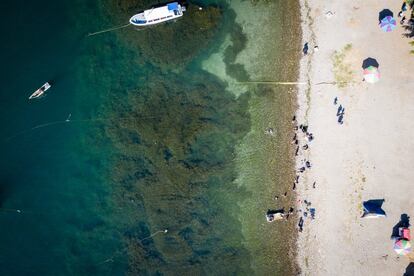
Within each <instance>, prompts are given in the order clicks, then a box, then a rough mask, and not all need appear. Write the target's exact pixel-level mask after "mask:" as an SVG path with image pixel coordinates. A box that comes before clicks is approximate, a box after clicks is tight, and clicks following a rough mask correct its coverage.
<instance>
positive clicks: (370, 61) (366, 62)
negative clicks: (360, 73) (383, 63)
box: [362, 57, 379, 69]
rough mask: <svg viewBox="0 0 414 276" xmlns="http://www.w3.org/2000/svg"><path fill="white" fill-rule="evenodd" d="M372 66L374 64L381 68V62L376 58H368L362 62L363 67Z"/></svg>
mask: <svg viewBox="0 0 414 276" xmlns="http://www.w3.org/2000/svg"><path fill="white" fill-rule="evenodd" d="M370 66H374V67H375V68H379V63H378V61H377V60H376V59H375V58H371V57H369V58H366V59H364V61H363V62H362V69H367V68H368V67H370Z"/></svg>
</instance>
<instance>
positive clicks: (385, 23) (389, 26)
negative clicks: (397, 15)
mask: <svg viewBox="0 0 414 276" xmlns="http://www.w3.org/2000/svg"><path fill="white" fill-rule="evenodd" d="M380 27H381V29H382V30H383V31H384V32H391V31H392V30H394V29H395V27H397V21H395V19H394V17H392V16H386V17H384V18H383V19H382V20H381V23H380Z"/></svg>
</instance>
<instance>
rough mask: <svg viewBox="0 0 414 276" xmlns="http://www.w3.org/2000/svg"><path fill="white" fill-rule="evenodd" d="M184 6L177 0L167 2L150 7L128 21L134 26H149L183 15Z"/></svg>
mask: <svg viewBox="0 0 414 276" xmlns="http://www.w3.org/2000/svg"><path fill="white" fill-rule="evenodd" d="M184 11H185V7H184V6H181V5H180V4H178V2H173V3H169V4H167V5H165V6H162V7H157V8H152V9H149V10H145V11H143V12H141V13H138V14H136V15H134V16H132V17H131V19H130V20H129V22H130V23H131V24H132V25H134V26H150V25H155V24H159V23H162V22H165V21H169V20H173V19H177V18H179V17H181V16H183V12H184Z"/></svg>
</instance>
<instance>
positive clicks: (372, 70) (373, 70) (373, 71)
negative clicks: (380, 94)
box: [364, 66, 380, 83]
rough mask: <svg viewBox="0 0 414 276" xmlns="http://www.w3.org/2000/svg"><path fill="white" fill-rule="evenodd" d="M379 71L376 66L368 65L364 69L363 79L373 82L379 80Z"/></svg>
mask: <svg viewBox="0 0 414 276" xmlns="http://www.w3.org/2000/svg"><path fill="white" fill-rule="evenodd" d="M379 79H380V73H379V71H378V68H377V67H374V66H368V67H367V68H365V69H364V80H365V81H366V82H369V83H375V82H377V81H379Z"/></svg>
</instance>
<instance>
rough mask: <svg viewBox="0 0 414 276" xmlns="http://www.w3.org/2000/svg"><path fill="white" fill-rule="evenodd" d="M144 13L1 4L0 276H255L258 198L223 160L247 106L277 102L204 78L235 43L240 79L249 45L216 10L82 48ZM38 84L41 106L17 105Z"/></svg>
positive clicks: (223, 10) (228, 158) (86, 4)
mask: <svg viewBox="0 0 414 276" xmlns="http://www.w3.org/2000/svg"><path fill="white" fill-rule="evenodd" d="M154 2H156V1H121V0H118V1H116V0H112V1H110V0H105V1H103V0H102V1H91V0H87V1H80V0H76V1H73V0H71V1H67V0H65V1H50V0H42V1H36V2H33V3H27V2H26V1H21V0H14V1H10V0H6V1H2V2H1V3H0V7H1V10H2V17H1V18H0V21H1V24H0V34H1V35H2V43H1V44H0V61H2V65H3V66H2V67H1V69H0V70H1V74H0V78H1V82H2V87H1V90H0V91H1V93H2V99H1V101H0V123H1V136H2V138H3V141H2V143H1V152H2V157H1V158H0V162H1V163H0V166H1V170H0V252H1V254H0V275H124V274H126V273H130V274H132V275H177V274H184V275H236V274H237V275H252V274H254V272H256V274H257V272H258V271H261V270H260V269H261V268H257V267H255V266H257V265H253V263H255V259H260V258H261V257H262V256H256V254H257V253H254V252H253V251H252V250H251V248H250V247H251V246H250V245H249V242H246V239H247V238H246V236H245V235H246V233H245V230H243V225H242V222H241V221H240V213H241V211H240V208H242V206H243V205H242V202H244V201H245V200H246V199H249V198H251V197H252V195H254V194H252V193H251V192H250V191H249V189H247V188H245V187H243V186H242V185H235V184H234V182H235V180H236V179H237V177H238V175H239V171H238V169H237V166H236V163H235V159H236V155H237V153H236V145H238V144H239V143H240V142H241V141H242V139H243V138H244V137H245V136H246V135H247V134H248V133H249V131H250V130H251V128H252V124H253V123H252V119H251V116H252V115H251V114H250V113H249V105H250V104H251V102H252V99H255V97H256V96H257V95H259V98H260V101H263V102H266V101H267V100H268V99H273V96H271V95H268V94H266V93H268V92H269V91H268V90H263V91H264V92H263V91H261V90H260V89H258V90H256V91H255V93H256V94H257V95H256V96H255V95H254V93H244V94H243V95H241V96H239V97H236V96H235V95H234V94H232V93H230V92H228V91H226V83H225V82H223V81H222V80H220V79H219V78H218V77H217V76H215V75H213V74H210V73H208V72H207V71H204V70H202V69H201V67H202V66H201V64H202V61H203V60H204V59H205V58H206V57H208V56H209V55H210V54H211V53H212V52H214V51H217V50H218V49H219V47H220V45H221V44H222V43H223V41H224V39H225V38H226V36H228V35H231V37H232V43H233V44H232V45H233V46H232V47H229V48H227V49H228V50H226V53H225V54H226V58H225V61H226V62H227V63H228V64H227V65H228V66H227V67H226V70H227V73H228V74H229V75H231V76H233V77H234V78H236V79H237V80H239V81H246V80H248V78H249V72H248V71H247V70H246V69H245V68H244V67H243V66H242V65H240V64H237V63H236V62H235V57H236V56H237V54H238V53H239V52H240V51H241V50H242V49H243V47H244V46H245V43H246V42H245V41H246V37H245V35H244V34H243V33H242V31H241V29H242V28H241V27H240V26H238V25H237V24H236V22H235V17H236V14H235V12H234V11H233V10H232V9H231V5H229V2H226V1H198V2H196V3H197V4H200V5H203V6H205V7H204V10H203V13H197V11H198V10H197V8H196V7H195V6H191V7H190V8H189V11H188V14H189V16H187V17H185V18H183V19H181V20H180V21H177V22H175V23H169V24H164V25H162V26H160V27H157V28H153V29H149V30H144V31H142V30H141V31H137V30H135V29H133V28H128V29H125V30H120V31H116V32H110V33H106V34H102V35H99V36H93V37H87V34H88V33H90V32H94V31H98V30H101V29H105V28H108V27H112V26H116V25H122V24H124V23H126V22H124V21H123V20H124V19H125V18H126V20H128V17H127V15H128V14H130V13H133V12H134V11H139V10H142V9H144V8H148V7H150V6H151V5H152V4H155V3H154ZM258 2H260V1H258ZM207 5H211V6H209V7H207ZM281 7H282V5H281ZM115 11H116V12H115ZM237 26H238V27H237ZM200 30H203V31H200ZM160 41H163V43H160ZM49 80H50V81H52V83H53V87H52V88H51V89H50V90H49V91H48V93H47V96H46V97H44V98H41V99H39V100H32V101H29V100H28V99H27V98H28V96H29V95H30V94H31V93H32V92H33V91H34V90H35V89H37V88H38V87H40V86H41V85H42V84H43V83H44V82H45V81H49ZM266 91H267V92H266ZM266 97H269V98H268V99H266ZM279 115H280V116H279V117H282V115H281V114H279ZM68 116H70V121H69V122H67V121H66V119H67V118H68ZM286 117H290V114H288V115H286ZM281 139H282V140H283V138H281ZM283 152H284V153H283V154H285V153H286V152H288V150H287V149H286V150H284V151H283ZM257 200H260V199H257ZM18 210H20V212H18ZM255 212H256V210H255ZM260 212H261V211H260ZM257 216H261V217H263V213H259V214H257ZM253 221H256V219H253ZM164 229H168V232H167V233H164V232H163V230H164ZM283 229H285V228H283ZM265 242H266V241H265V240H263V239H262V237H258V239H257V241H256V243H257V244H262V243H263V247H266V243H265ZM284 250H286V249H284ZM265 251H266V250H264V252H265ZM266 252H267V251H266ZM266 254H267V253H266ZM276 255H280V256H283V258H285V252H280V253H278V252H276ZM279 259H280V258H279ZM262 265H263V264H262ZM275 266H277V267H275V268H274V269H275V271H279V272H287V271H290V268H291V262H290V261H288V260H286V261H284V262H282V261H280V260H279V261H277V262H276V263H275ZM263 271H264V270H263Z"/></svg>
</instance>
